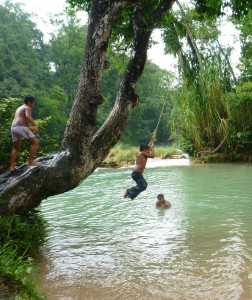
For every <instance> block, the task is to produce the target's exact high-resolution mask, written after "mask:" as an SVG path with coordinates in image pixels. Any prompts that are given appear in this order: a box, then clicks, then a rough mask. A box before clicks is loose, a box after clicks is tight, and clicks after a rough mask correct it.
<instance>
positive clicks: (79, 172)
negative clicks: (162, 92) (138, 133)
mask: <svg viewBox="0 0 252 300" xmlns="http://www.w3.org/2000/svg"><path fill="white" fill-rule="evenodd" d="M111 2H112V4H111ZM173 2H174V0H169V1H167V0H163V1H160V3H159V5H156V6H155V9H154V10H153V16H152V17H150V18H149V19H148V21H147V19H146V17H145V15H146V11H145V10H146V8H147V7H148V1H143V0H142V1H141V0H135V1H134V0H128V1H99V0H93V1H92V11H91V14H90V23H89V27H88V36H87V45H86V49H85V57H84V66H83V69H82V72H81V77H80V83H79V88H78V92H77V95H76V98H75V101H74V104H73V107H72V111H71V114H70V116H69V119H68V123H67V126H66V130H65V134H64V138H63V141H62V145H61V149H60V152H59V153H58V154H56V155H52V156H47V157H41V158H38V159H37V160H38V161H40V162H41V165H39V166H37V167H29V168H28V167H27V165H23V166H21V167H20V168H18V169H17V171H16V172H15V173H14V174H10V173H9V172H6V173H5V174H2V175H1V176H0V215H1V216H9V215H11V214H26V213H27V212H29V211H30V210H31V209H33V208H35V207H37V206H38V205H39V204H40V203H41V201H42V200H43V199H45V198H47V197H49V196H53V195H56V194H60V193H64V192H66V191H69V190H71V189H73V188H75V187H77V186H78V185H79V184H80V183H81V182H82V181H83V180H84V179H85V178H87V177H88V176H89V175H90V174H91V173H92V172H93V171H94V170H95V169H96V168H97V167H98V166H99V165H100V164H101V162H102V161H103V160H104V159H105V157H106V156H107V154H108V153H109V150H110V149H111V148H112V147H113V146H114V145H115V144H116V143H117V142H118V140H119V138H120V136H121V134H122V132H123V130H124V128H125V126H126V124H127V119H128V116H129V113H130V112H131V110H132V109H133V108H134V107H135V106H136V105H137V104H138V101H139V99H138V96H137V95H136V93H135V85H136V83H137V81H138V79H139V78H140V77H141V74H142V72H143V69H144V65H145V61H146V58H147V50H148V43H149V38H150V35H151V33H152V31H153V29H154V28H155V26H157V22H158V21H160V19H161V18H162V17H163V16H164V14H165V13H166V12H167V11H168V10H169V9H170V8H171V6H172V4H173ZM132 5H133V7H134V14H133V17H132V24H133V32H134V36H133V45H134V47H133V51H132V53H133V55H132V57H131V59H130V61H129V63H128V65H127V68H126V70H125V73H124V77H123V79H122V82H121V84H120V88H119V91H118V94H117V97H116V101H115V104H114V107H113V109H112V111H111V113H110V115H109V117H108V118H107V120H106V121H105V123H104V124H103V126H102V127H101V128H100V129H99V130H98V131H97V132H96V133H93V131H94V127H95V123H96V112H97V108H98V106H99V105H100V104H102V102H103V97H102V95H101V94H100V83H101V78H102V71H103V65H104V58H105V52H106V50H107V47H108V42H109V38H110V35H111V31H112V24H113V21H114V19H115V18H116V17H117V16H118V15H119V14H120V13H121V12H122V11H123V10H124V9H125V8H127V7H129V6H132Z"/></svg>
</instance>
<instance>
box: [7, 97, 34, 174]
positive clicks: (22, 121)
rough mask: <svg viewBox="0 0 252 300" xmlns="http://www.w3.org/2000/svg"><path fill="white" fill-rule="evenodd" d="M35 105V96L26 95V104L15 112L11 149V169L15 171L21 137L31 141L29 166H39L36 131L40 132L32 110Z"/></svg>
mask: <svg viewBox="0 0 252 300" xmlns="http://www.w3.org/2000/svg"><path fill="white" fill-rule="evenodd" d="M34 106H35V98H34V97H33V96H26V97H25V99H24V104H23V105H21V106H20V107H19V108H18V109H17V110H16V113H15V117H14V120H13V122H12V125H11V134H12V141H13V148H12V151H11V158H10V171H11V172H14V171H15V170H16V168H15V164H16V158H17V155H18V152H19V150H20V145H21V139H22V138H25V139H27V140H28V141H29V142H30V143H31V147H30V155H29V159H28V166H37V165H38V164H39V163H38V162H35V161H34V156H35V154H36V152H37V149H38V144H39V142H38V140H37V139H36V137H35V135H34V133H39V128H38V125H37V124H36V123H35V121H34V120H33V118H32V115H31V112H32V109H33V107H34ZM30 124H32V125H33V126H34V133H33V132H32V131H31V129H30V128H29V127H28V126H29V125H30Z"/></svg>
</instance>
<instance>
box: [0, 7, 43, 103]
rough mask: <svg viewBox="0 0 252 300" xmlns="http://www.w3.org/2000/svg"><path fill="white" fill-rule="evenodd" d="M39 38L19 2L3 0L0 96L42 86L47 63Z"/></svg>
mask: <svg viewBox="0 0 252 300" xmlns="http://www.w3.org/2000/svg"><path fill="white" fill-rule="evenodd" d="M42 38H43V35H42V33H41V32H40V31H39V30H38V29H37V28H36V25H35V24H34V23H33V22H32V21H31V20H30V15H29V14H27V13H25V12H23V11H22V10H21V8H20V4H13V3H11V2H10V1H6V2H5V6H2V5H1V6H0V98H9V97H20V96H23V95H25V94H35V91H36V90H37V89H43V87H44V85H45V84H46V83H47V76H46V74H47V73H48V64H47V62H46V61H45V56H44V52H45V46H44V44H43V39H42ZM21 93H22V94H21Z"/></svg>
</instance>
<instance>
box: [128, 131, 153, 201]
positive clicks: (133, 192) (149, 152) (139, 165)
mask: <svg viewBox="0 0 252 300" xmlns="http://www.w3.org/2000/svg"><path fill="white" fill-rule="evenodd" d="M155 139H156V132H154V134H153V136H152V138H151V140H150V142H149V144H148V145H147V144H141V145H140V152H139V153H138V155H137V157H136V165H135V167H134V169H133V172H132V174H131V177H132V179H133V180H134V181H135V182H136V184H137V185H136V186H134V187H132V188H130V189H127V190H126V191H125V193H124V198H130V199H131V200H133V199H135V198H136V197H137V196H138V195H139V194H140V193H141V192H143V191H145V190H146V189H147V182H146V180H145V179H144V177H143V171H144V169H145V167H146V163H147V158H154V156H155V153H154V141H155Z"/></svg>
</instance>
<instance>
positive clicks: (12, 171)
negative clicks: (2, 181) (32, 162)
mask: <svg viewBox="0 0 252 300" xmlns="http://www.w3.org/2000/svg"><path fill="white" fill-rule="evenodd" d="M9 170H10V172H11V173H14V172H15V171H16V170H17V169H16V168H15V167H14V168H10V169H9Z"/></svg>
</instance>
